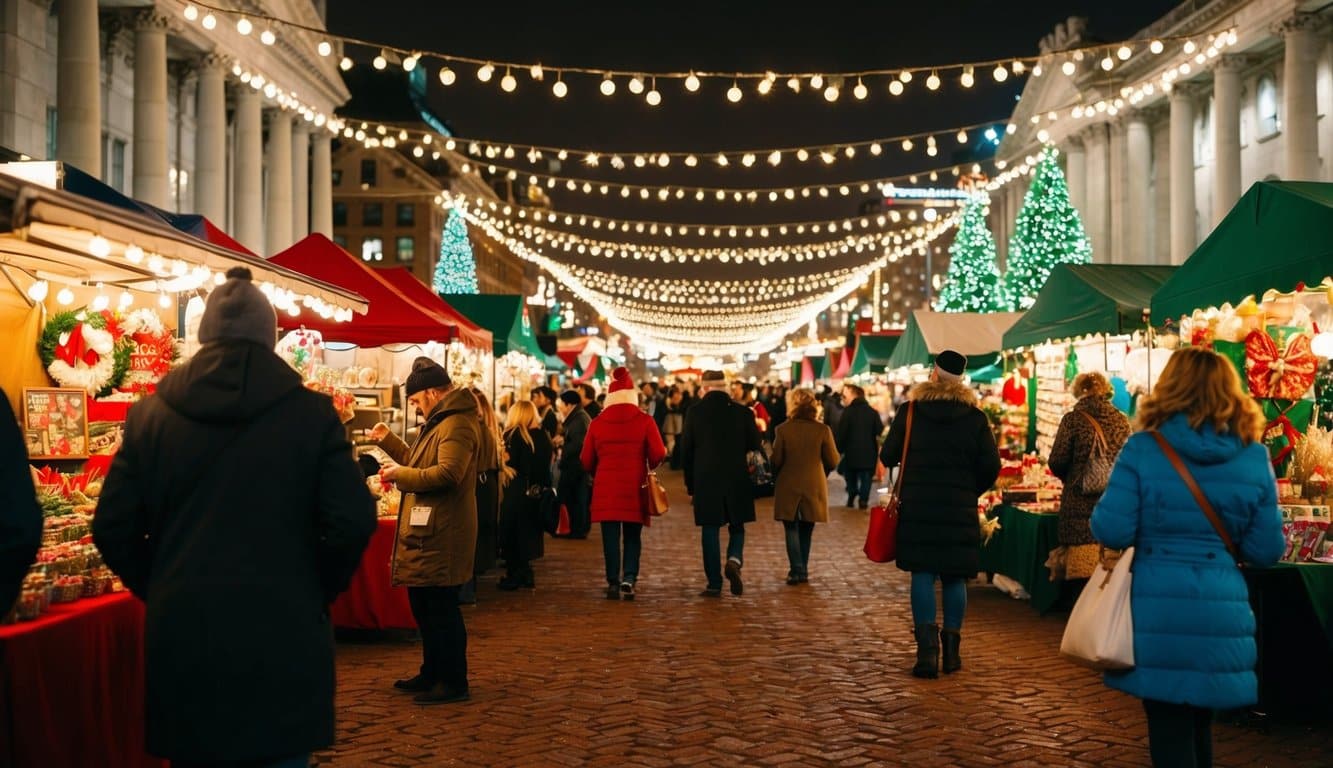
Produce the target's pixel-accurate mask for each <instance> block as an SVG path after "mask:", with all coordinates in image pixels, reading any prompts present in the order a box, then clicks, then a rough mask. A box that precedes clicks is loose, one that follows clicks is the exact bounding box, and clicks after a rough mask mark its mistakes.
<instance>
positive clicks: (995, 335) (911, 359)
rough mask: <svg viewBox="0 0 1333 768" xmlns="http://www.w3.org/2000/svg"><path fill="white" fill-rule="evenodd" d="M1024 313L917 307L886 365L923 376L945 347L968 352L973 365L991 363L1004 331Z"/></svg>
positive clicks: (969, 360)
mask: <svg viewBox="0 0 1333 768" xmlns="http://www.w3.org/2000/svg"><path fill="white" fill-rule="evenodd" d="M1022 315H1023V313H1022V312H988V313H982V312H932V311H930V310H927V309H918V310H914V311H913V312H912V315H911V317H909V318H908V319H907V327H906V328H905V329H904V330H903V334H902V337H901V338H900V339H899V340H898V344H897V346H895V347H894V350H893V353H892V354H891V355H890V356H889V360H888V362H887V363H886V364H885V367H886V368H888V369H889V370H902V371H909V372H916V373H917V374H919V375H922V376H924V374H925V372H926V370H927V368H929V366H930V365H931V364H932V363H933V362H934V360H935V355H937V354H939V353H940V352H943V351H944V350H946V349H952V350H954V351H955V352H959V353H961V354H963V355H966V356H967V358H968V365H969V366H970V367H971V368H974V369H976V368H982V367H984V366H987V365H990V364H992V363H993V362H995V357H996V355H997V354H998V353H999V351H1000V350H1001V349H1002V348H1003V337H1004V332H1005V331H1007V330H1009V328H1010V327H1012V326H1013V324H1014V323H1016V322H1017V321H1018V319H1019V318H1020V317H1022Z"/></svg>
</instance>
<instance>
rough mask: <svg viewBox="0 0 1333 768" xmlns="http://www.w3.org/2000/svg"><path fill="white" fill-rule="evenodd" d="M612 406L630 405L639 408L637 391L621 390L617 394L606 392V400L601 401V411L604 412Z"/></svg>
mask: <svg viewBox="0 0 1333 768" xmlns="http://www.w3.org/2000/svg"><path fill="white" fill-rule="evenodd" d="M613 405H632V406H634V407H635V408H638V407H639V390H637V389H633V388H631V389H622V390H619V391H617V392H608V393H607V394H606V399H605V400H603V401H602V409H603V410H605V409H607V408H610V407H611V406H613Z"/></svg>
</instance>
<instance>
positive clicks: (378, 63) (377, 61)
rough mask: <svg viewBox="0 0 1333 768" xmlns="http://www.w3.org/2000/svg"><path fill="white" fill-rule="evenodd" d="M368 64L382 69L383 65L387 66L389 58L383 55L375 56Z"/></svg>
mask: <svg viewBox="0 0 1333 768" xmlns="http://www.w3.org/2000/svg"><path fill="white" fill-rule="evenodd" d="M370 65H371V66H372V67H374V68H375V69H384V68H385V67H387V66H389V60H388V59H386V58H384V57H383V56H376V57H375V58H374V59H372V60H371V62H370Z"/></svg>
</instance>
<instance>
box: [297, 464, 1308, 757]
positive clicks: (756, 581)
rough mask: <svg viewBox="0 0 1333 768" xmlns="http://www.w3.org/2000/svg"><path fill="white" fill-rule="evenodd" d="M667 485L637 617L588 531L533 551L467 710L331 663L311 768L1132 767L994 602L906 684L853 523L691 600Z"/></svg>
mask: <svg viewBox="0 0 1333 768" xmlns="http://www.w3.org/2000/svg"><path fill="white" fill-rule="evenodd" d="M663 478H664V481H665V482H666V483H667V486H668V489H669V490H670V492H671V498H672V500H673V503H674V504H675V505H678V506H674V507H673V509H672V511H671V513H670V514H669V515H668V516H667V517H666V518H665V519H664V521H663V522H661V523H659V524H657V525H654V526H653V527H652V528H651V529H650V530H649V531H647V532H646V533H645V538H644V545H645V547H644V548H645V552H644V563H643V569H642V570H643V574H642V576H641V578H640V583H639V593H640V594H639V598H638V600H636V601H635V602H632V603H626V602H611V601H608V600H606V599H605V598H604V596H603V583H602V575H601V572H602V565H601V563H602V558H601V545H600V542H599V541H598V540H597V534H596V532H594V534H593V536H592V537H590V538H589V539H588V540H587V541H565V540H561V541H554V542H552V541H548V543H547V555H546V557H545V559H543V560H542V561H540V562H539V563H538V564H537V585H538V589H537V590H536V591H533V592H518V593H504V592H499V591H497V590H496V589H495V586H494V584H495V577H494V576H490V577H488V578H487V579H486V580H485V583H484V585H483V587H482V588H481V589H480V590H479V592H480V599H479V603H478V605H477V606H476V607H474V608H466V609H465V611H466V617H467V622H468V632H469V635H470V637H469V660H470V664H471V682H472V701H471V702H468V703H466V704H461V705H442V706H434V707H420V706H418V705H415V704H413V703H412V701H411V700H410V696H407V695H405V694H398V693H394V692H393V691H391V690H390V685H391V683H392V682H393V680H394V679H395V678H397V677H404V676H408V675H410V674H412V673H413V672H414V669H415V666H416V664H417V663H418V659H419V651H418V646H417V645H416V644H415V643H412V642H409V641H406V640H403V639H397V640H376V641H362V640H358V641H356V642H343V643H342V644H341V645H340V646H339V654H340V656H339V665H338V674H339V700H338V705H339V715H340V723H339V725H340V729H339V734H338V740H339V741H338V749H337V750H336V751H335V752H333V753H331V754H324V755H322V756H321V760H322V764H325V765H335V766H362V765H367V766H369V765H376V766H379V765H383V766H445V765H448V766H453V765H458V766H677V765H679V766H688V765H700V766H714V765H740V766H757V765H773V766H778V765H783V766H823V765H834V766H871V765H874V766H913V767H915V766H922V767H929V768H936V767H944V766H958V767H959V768H971V767H972V766H1000V765H1006V766H1060V767H1061V768H1069V767H1075V766H1088V767H1089V768H1091V767H1092V766H1099V767H1102V768H1113V767H1116V766H1121V767H1125V768H1128V767H1130V766H1134V767H1137V766H1143V765H1146V764H1147V752H1146V748H1145V743H1146V742H1145V730H1144V726H1143V714H1142V710H1141V709H1140V707H1139V704H1138V701H1137V700H1135V699H1131V698H1129V697H1127V696H1124V695H1121V694H1119V693H1116V692H1113V691H1110V690H1108V689H1106V688H1105V687H1104V686H1102V684H1101V682H1100V680H1099V678H1098V677H1097V675H1095V674H1094V673H1091V672H1087V671H1084V670H1081V669H1078V668H1076V667H1073V666H1072V665H1070V664H1068V663H1065V662H1062V661H1060V660H1058V659H1057V658H1056V657H1055V651H1056V648H1057V647H1058V645H1059V641H1060V633H1061V631H1062V629H1063V617H1054V616H1048V617H1039V616H1037V615H1036V613H1035V612H1034V611H1033V610H1031V609H1030V608H1029V607H1028V606H1027V605H1026V604H1024V603H1019V602H1016V601H1014V600H1012V599H1010V598H1008V597H1006V596H1004V595H1003V594H1001V593H1000V592H998V591H996V590H995V589H992V588H988V587H983V586H974V587H972V588H971V589H970V590H969V593H968V600H969V606H968V620H967V624H966V626H965V628H964V638H963V646H962V648H963V660H964V670H963V671H962V672H960V673H957V674H954V675H951V676H949V677H945V678H941V679H940V680H917V679H915V678H913V677H912V676H911V675H910V674H909V673H908V669H909V668H910V667H911V664H912V661H913V659H914V655H913V653H914V652H913V645H912V641H911V629H910V626H909V625H910V614H909V611H908V605H907V599H908V598H907V590H908V579H907V578H906V574H904V573H902V572H900V571H898V570H897V568H895V567H893V566H886V565H875V564H873V563H870V562H868V561H867V560H866V559H865V558H864V556H863V555H862V554H861V544H862V540H863V536H864V531H865V513H864V512H858V511H849V510H846V509H841V508H835V509H834V510H833V513H832V521H831V522H830V523H829V524H828V525H820V526H818V527H817V528H816V529H815V539H814V551H813V553H812V555H811V561H812V562H811V581H810V584H809V585H807V586H801V587H789V586H787V585H786V584H785V576H786V571H787V567H786V555H785V550H784V548H783V543H782V542H783V540H782V535H781V527H780V525H779V524H777V523H775V522H773V521H772V515H771V511H770V505H769V504H767V503H765V504H763V505H762V506H761V508H760V513H759V515H760V516H759V522H758V523H756V524H753V525H751V526H749V528H748V540H747V544H746V564H745V569H744V575H745V594H744V595H743V596H741V597H733V596H731V595H730V594H726V593H724V596H723V597H722V599H720V600H716V599H714V600H709V599H704V598H700V597H697V596H696V595H697V593H698V591H699V589H700V588H701V587H702V586H703V575H702V570H701V567H700V565H699V543H698V533H697V529H696V528H695V527H694V525H693V521H692V518H691V516H690V513H689V510H688V507H687V506H684V505H685V503H686V502H687V498H686V497H685V495H684V490H683V489H682V487H681V482H680V479H679V475H678V474H676V473H663ZM834 482H835V483H836V482H837V481H834ZM838 490H840V486H839V488H838ZM831 498H832V499H833V500H834V502H835V503H837V502H840V501H841V500H842V498H843V496H842V494H841V493H833V494H831ZM724 535H725V534H724ZM1276 719H1277V718H1268V720H1276ZM1215 739H1216V745H1217V746H1216V751H1217V759H1216V764H1217V765H1218V766H1235V767H1236V768H1239V767H1240V766H1245V767H1246V768H1251V767H1253V766H1271V767H1272V768H1279V767H1280V766H1302V767H1303V768H1309V767H1310V766H1316V765H1322V766H1328V765H1330V764H1331V763H1333V731H1330V730H1329V729H1328V728H1326V727H1324V728H1321V729H1320V730H1318V731H1316V730H1314V729H1312V728H1310V727H1306V726H1300V725H1294V724H1287V723H1276V722H1267V723H1264V724H1263V725H1262V727H1256V726H1254V725H1247V726H1244V727H1241V726H1236V725H1222V724H1219V725H1218V726H1217V727H1216V728H1215Z"/></svg>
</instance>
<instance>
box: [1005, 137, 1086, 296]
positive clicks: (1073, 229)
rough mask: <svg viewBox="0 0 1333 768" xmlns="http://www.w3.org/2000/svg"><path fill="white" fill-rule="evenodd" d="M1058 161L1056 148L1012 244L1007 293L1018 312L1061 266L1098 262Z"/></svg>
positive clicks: (1045, 159)
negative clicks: (1095, 260) (1095, 259)
mask: <svg viewBox="0 0 1333 768" xmlns="http://www.w3.org/2000/svg"><path fill="white" fill-rule="evenodd" d="M1057 155H1058V151H1057V150H1056V149H1055V148H1054V147H1047V148H1046V149H1045V150H1043V151H1042V154H1041V158H1040V159H1039V160H1038V161H1037V168H1036V170H1035V171H1034V172H1033V176H1032V186H1031V187H1029V188H1028V192H1027V195H1025V196H1024V198H1023V207H1022V208H1021V209H1019V211H1018V218H1017V220H1016V221H1015V222H1014V235H1013V237H1012V238H1010V240H1009V258H1008V264H1007V268H1006V270H1005V273H1004V287H1005V293H1006V295H1007V296H1008V299H1009V301H1010V302H1011V303H1012V304H1013V305H1014V307H1015V308H1016V309H1027V308H1028V307H1030V306H1032V304H1033V302H1034V301H1035V300H1036V297H1037V293H1038V292H1039V291H1041V288H1042V286H1044V285H1045V284H1046V279H1047V278H1048V277H1050V274H1051V268H1052V267H1054V266H1055V265H1056V264H1063V263H1068V264H1087V263H1089V262H1091V261H1092V244H1091V243H1090V242H1089V241H1088V235H1087V233H1086V232H1085V231H1084V229H1083V222H1082V221H1081V220H1080V219H1079V215H1078V211H1077V210H1075V208H1074V206H1073V205H1072V204H1071V203H1070V202H1069V187H1068V186H1067V185H1066V183H1065V175H1064V173H1063V172H1062V171H1061V170H1060V166H1059V164H1058V163H1057V162H1056V156H1057Z"/></svg>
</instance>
